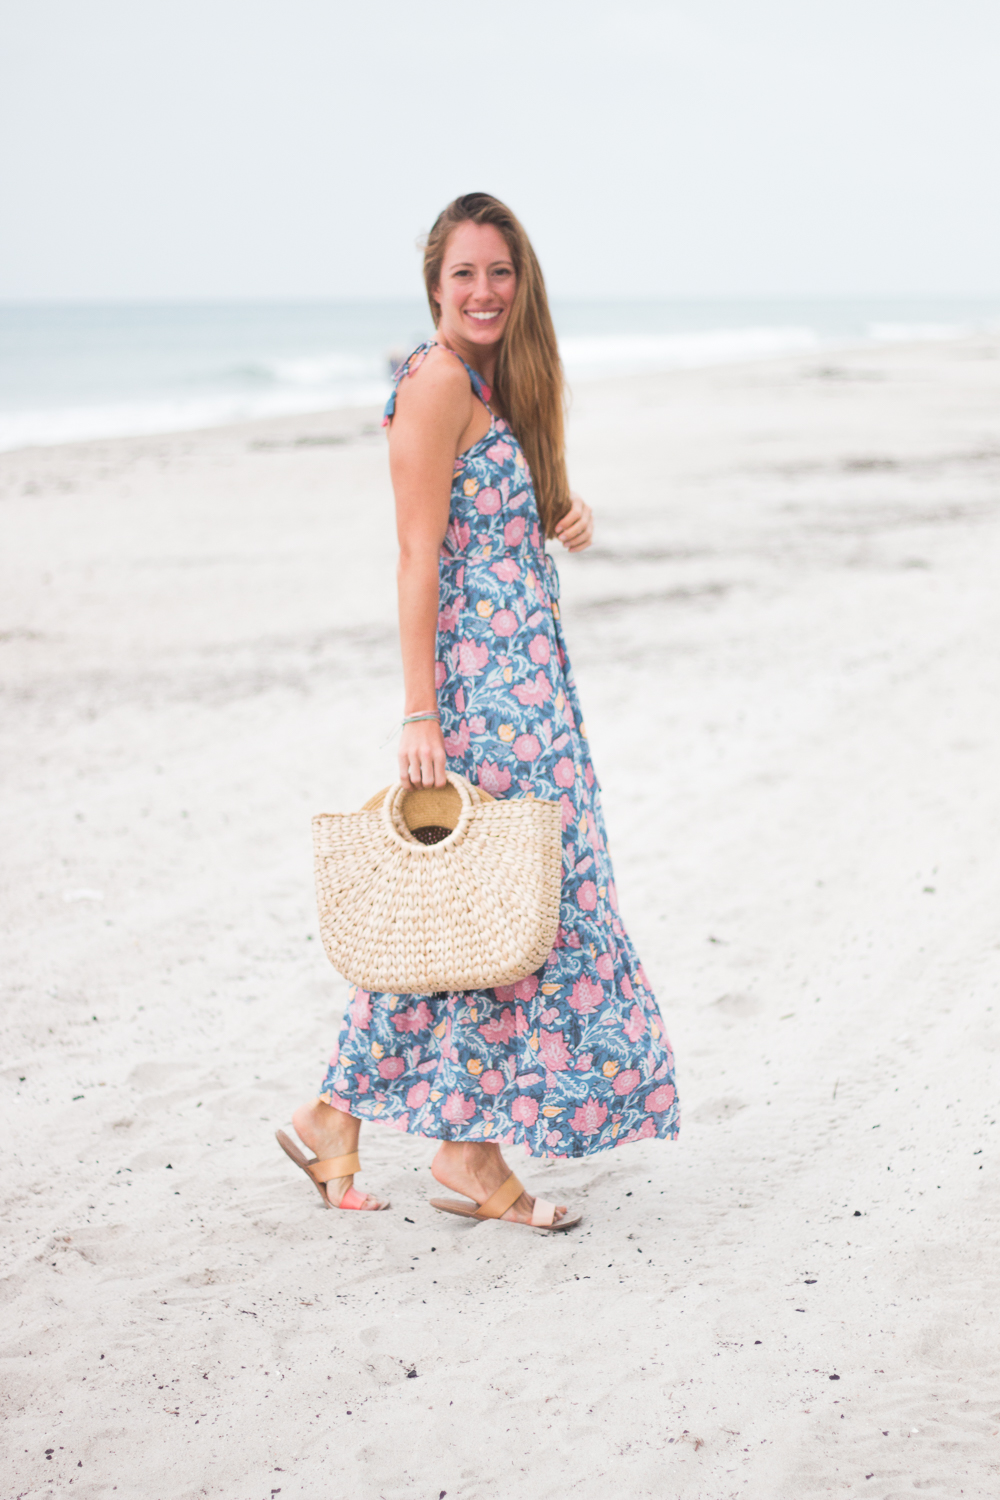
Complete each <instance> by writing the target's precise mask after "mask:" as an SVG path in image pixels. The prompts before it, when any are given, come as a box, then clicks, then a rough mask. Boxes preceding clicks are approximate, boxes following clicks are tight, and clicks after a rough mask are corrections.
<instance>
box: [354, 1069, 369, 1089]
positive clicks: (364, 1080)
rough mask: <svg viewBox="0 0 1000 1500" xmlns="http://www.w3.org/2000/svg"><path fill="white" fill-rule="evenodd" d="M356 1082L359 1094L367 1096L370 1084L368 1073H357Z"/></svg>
mask: <svg viewBox="0 0 1000 1500" xmlns="http://www.w3.org/2000/svg"><path fill="white" fill-rule="evenodd" d="M354 1082H355V1084H356V1085H357V1090H358V1093H359V1094H367V1092H368V1082H369V1080H368V1074H367V1073H355V1075H354Z"/></svg>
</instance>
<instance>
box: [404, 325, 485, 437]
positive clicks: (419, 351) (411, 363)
mask: <svg viewBox="0 0 1000 1500" xmlns="http://www.w3.org/2000/svg"><path fill="white" fill-rule="evenodd" d="M431 349H444V351H445V352H446V353H447V354H454V355H455V358H456V359H457V360H461V362H462V364H463V365H465V360H464V359H462V356H461V355H460V354H455V350H454V349H449V348H448V345H447V344H439V343H438V341H437V339H426V340H425V342H424V343H422V344H418V345H417V347H416V348H415V349H414V351H413V353H412V354H408V355H407V357H406V359H404V361H403V363H402V364H401V365H400V366H399V368H398V370H397V371H396V373H395V374H394V375H393V377H392V392H391V394H390V396H389V399H388V401H387V402H386V403H385V411H384V412H383V414H382V426H383V427H388V425H389V423H390V422H391V421H392V418H393V417H394V416H395V414H396V392H397V390H398V389H399V383H400V381H401V380H402V379H404V377H405V376H407V375H412V374H413V373H414V371H415V370H419V369H420V366H421V365H422V364H423V362H424V360H425V359H426V358H427V354H428V351H429V350H431ZM465 368H466V370H468V372H469V379H470V381H471V382H472V389H473V390H474V391H475V393H476V395H477V396H478V397H479V399H480V401H481V402H482V403H483V405H484V406H485V407H486V410H487V411H489V412H490V416H492V415H493V413H492V411H490V394H491V393H490V388H489V386H488V385H487V384H486V382H485V380H484V379H483V377H482V376H481V375H480V374H479V372H478V370H474V369H473V368H472V366H471V365H465Z"/></svg>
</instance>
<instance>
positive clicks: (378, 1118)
mask: <svg viewBox="0 0 1000 1500" xmlns="http://www.w3.org/2000/svg"><path fill="white" fill-rule="evenodd" d="M319 1097H320V1099H321V1100H322V1101H323V1103H324V1104H328V1105H330V1107H331V1108H332V1109H339V1110H341V1111H342V1112H343V1113H344V1114H351V1113H352V1112H351V1111H350V1110H349V1109H344V1105H343V1099H342V1096H341V1095H339V1094H334V1093H332V1092H330V1091H328V1092H326V1093H321V1094H320V1095H319ZM352 1118H353V1119H356V1120H363V1121H365V1122H366V1123H367V1124H370V1125H385V1126H388V1128H389V1129H390V1130H395V1132H396V1134H397V1135H413V1136H419V1137H420V1138H421V1139H422V1140H425V1141H450V1142H452V1143H454V1144H456V1145H469V1146H499V1145H513V1146H523V1147H524V1151H525V1154H526V1155H527V1156H530V1157H533V1158H534V1159H535V1160H537V1161H580V1160H582V1159H583V1158H584V1157H587V1156H600V1155H602V1153H603V1152H605V1151H615V1150H617V1148H618V1147H619V1146H633V1145H636V1144H637V1143H638V1142H640V1141H675V1140H676V1139H677V1137H678V1135H679V1134H680V1120H679V1119H676V1118H675V1120H674V1121H673V1123H672V1124H671V1125H670V1127H669V1128H668V1129H666V1130H656V1131H655V1132H654V1133H653V1134H652V1135H642V1136H640V1135H631V1134H630V1135H626V1136H619V1137H618V1138H617V1139H615V1140H611V1141H606V1142H605V1143H604V1144H603V1145H600V1146H597V1145H595V1146H594V1148H593V1150H590V1151H553V1150H546V1151H532V1149H531V1144H530V1142H529V1141H527V1140H526V1139H525V1138H524V1135H523V1134H521V1135H520V1137H519V1138H518V1135H517V1131H518V1125H517V1122H514V1123H512V1124H510V1125H509V1126H508V1127H507V1130H508V1132H509V1131H511V1130H513V1131H514V1132H515V1139H514V1140H513V1141H504V1140H502V1139H495V1140H484V1139H483V1137H482V1136H476V1137H472V1136H466V1135H434V1134H432V1133H431V1132H430V1131H428V1130H413V1129H411V1128H410V1127H409V1125H407V1126H406V1127H405V1129H403V1130H400V1129H399V1126H398V1125H396V1124H395V1123H394V1121H395V1120H398V1119H399V1116H398V1115H368V1114H357V1115H352ZM502 1134H503V1133H502V1132H501V1135H502Z"/></svg>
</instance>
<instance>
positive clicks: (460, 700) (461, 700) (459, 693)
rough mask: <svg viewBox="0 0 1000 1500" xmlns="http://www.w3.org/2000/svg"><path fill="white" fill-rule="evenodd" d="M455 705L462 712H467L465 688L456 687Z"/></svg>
mask: <svg viewBox="0 0 1000 1500" xmlns="http://www.w3.org/2000/svg"><path fill="white" fill-rule="evenodd" d="M455 707H456V708H457V709H458V711H459V713H460V714H464V713H465V688H456V690H455Z"/></svg>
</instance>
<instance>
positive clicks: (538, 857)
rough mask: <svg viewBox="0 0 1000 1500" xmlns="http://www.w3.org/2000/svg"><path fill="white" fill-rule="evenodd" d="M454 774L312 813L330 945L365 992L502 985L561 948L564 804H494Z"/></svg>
mask: <svg viewBox="0 0 1000 1500" xmlns="http://www.w3.org/2000/svg"><path fill="white" fill-rule="evenodd" d="M448 782H449V786H448V787H446V788H445V789H444V790H443V791H427V792H423V791H410V792H407V791H406V789H405V788H404V787H402V786H401V785H399V784H397V785H396V786H393V787H389V788H388V789H387V790H386V792H385V793H384V794H383V793H379V795H378V796H377V797H373V798H372V799H371V801H370V802H369V803H367V804H366V806H365V807H364V808H362V809H361V811H360V812H354V813H321V814H320V815H319V816H317V817H315V818H314V819H313V840H314V847H315V854H316V892H317V899H318V903H319V924H320V933H321V935H322V938H323V946H324V947H325V949H326V953H327V957H328V958H329V960H330V962H331V963H332V964H333V966H334V968H335V969H337V970H339V972H340V973H341V974H343V975H344V977H345V979H348V980H350V981H351V983H352V984H357V985H360V986H361V987H362V988H363V989H366V990H381V991H389V992H392V993H395V994H403V995H406V994H422V995H427V994H434V993H435V992H437V991H440V990H480V989H492V988H493V987H494V986H496V985H500V984H514V983H516V982H517V980H519V979H524V978H526V976H527V975H528V974H532V973H534V972H535V970H536V969H540V968H541V967H542V965H543V964H544V963H545V960H546V959H547V958H548V956H549V954H550V952H551V951H552V946H553V944H554V943H555V940H556V932H557V931H558V927H559V897H560V891H561V885H562V820H561V813H560V808H559V804H558V803H557V802H542V801H539V800H537V799H535V798H533V797H518V798H510V799H508V800H505V801H494V800H493V799H492V798H489V797H487V795H486V794H485V793H484V792H481V791H480V789H479V788H478V787H474V786H472V785H471V784H470V783H469V782H468V781H466V780H465V778H464V777H461V776H455V775H453V774H452V773H451V772H449V773H448ZM414 829H418V830H423V831H424V833H425V836H428V837H430V836H433V837H436V838H438V839H439V841H438V842H435V843H425V842H423V841H422V840H421V838H420V837H418V835H417V834H416V833H415V832H414V831H413V830H414ZM442 829H448V830H450V832H448V834H447V837H444V838H441V837H440V833H441V830H442Z"/></svg>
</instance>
